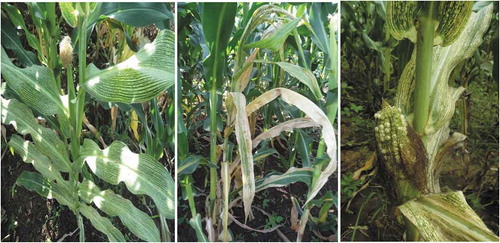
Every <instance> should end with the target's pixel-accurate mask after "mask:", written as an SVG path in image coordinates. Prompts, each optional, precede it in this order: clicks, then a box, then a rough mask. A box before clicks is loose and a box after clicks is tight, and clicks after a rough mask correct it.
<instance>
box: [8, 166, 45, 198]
mask: <svg viewBox="0 0 500 243" xmlns="http://www.w3.org/2000/svg"><path fill="white" fill-rule="evenodd" d="M16 184H17V185H21V186H24V187H26V189H28V190H30V191H34V192H36V193H38V194H39V195H40V196H42V197H46V198H49V199H52V198H54V197H53V195H52V190H51V183H50V182H49V181H48V180H46V179H45V178H43V176H42V175H41V174H39V173H36V172H29V171H23V173H21V175H19V177H17V180H16Z"/></svg>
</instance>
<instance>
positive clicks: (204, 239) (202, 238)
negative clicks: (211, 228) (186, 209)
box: [189, 214, 208, 242]
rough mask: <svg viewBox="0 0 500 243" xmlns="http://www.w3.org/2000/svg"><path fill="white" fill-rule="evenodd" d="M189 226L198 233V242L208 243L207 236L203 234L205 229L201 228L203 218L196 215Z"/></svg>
mask: <svg viewBox="0 0 500 243" xmlns="http://www.w3.org/2000/svg"><path fill="white" fill-rule="evenodd" d="M189 225H191V227H192V228H193V229H194V231H195V232H196V238H197V239H198V242H208V239H207V236H206V235H205V234H204V233H203V227H202V226H201V216H200V214H196V216H195V217H194V218H192V219H190V220H189Z"/></svg>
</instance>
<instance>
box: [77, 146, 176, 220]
mask: <svg viewBox="0 0 500 243" xmlns="http://www.w3.org/2000/svg"><path fill="white" fill-rule="evenodd" d="M80 155H81V157H80V159H81V160H83V161H85V163H86V164H87V165H88V166H89V168H90V169H91V170H92V172H94V174H95V175H97V176H98V177H99V178H101V179H103V180H104V181H106V182H108V183H111V184H113V185H117V184H118V183H120V182H121V181H123V182H124V183H125V185H126V186H127V188H128V190H129V191H130V192H132V193H134V194H138V195H143V194H146V195H148V196H150V197H151V198H152V199H153V201H154V202H155V204H156V206H157V207H158V210H159V211H160V214H161V215H163V216H165V217H167V218H169V219H172V218H173V217H174V198H175V197H174V182H173V180H172V177H171V176H170V174H169V173H168V171H167V170H166V169H165V167H163V166H162V165H161V164H160V163H159V162H158V161H156V160H155V159H154V158H153V157H151V156H149V155H147V154H136V153H133V152H132V151H130V150H129V148H128V147H127V145H126V144H124V143H122V142H120V141H115V142H113V143H112V144H111V145H110V146H109V147H108V148H106V149H104V150H101V149H100V148H99V146H98V145H97V144H96V143H95V142H94V141H92V140H90V139H85V140H84V142H83V146H82V149H81V151H80Z"/></svg>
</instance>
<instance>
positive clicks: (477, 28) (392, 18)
mask: <svg viewBox="0 0 500 243" xmlns="http://www.w3.org/2000/svg"><path fill="white" fill-rule="evenodd" d="M473 4H474V3H473V2H458V1H456V2H388V3H387V19H386V28H387V30H388V32H389V33H390V34H391V35H392V36H393V37H394V38H396V39H398V40H402V39H409V40H410V41H411V42H413V43H414V44H415V48H414V49H413V53H412V55H411V58H410V59H409V61H408V62H407V64H406V66H405V67H404V70H403V72H402V74H401V76H400V78H399V82H398V86H397V92H396V97H395V100H394V106H391V105H390V104H389V103H388V102H385V101H383V104H382V109H381V110H380V111H379V112H377V113H376V114H375V119H376V127H375V136H376V140H377V147H378V151H379V154H380V158H381V161H382V165H383V166H384V167H385V169H386V171H387V172H388V174H389V176H390V177H391V178H392V185H393V186H394V188H395V190H396V194H397V198H398V203H399V204H400V206H399V207H398V209H399V211H400V212H401V214H402V215H403V217H404V222H405V225H406V233H407V239H408V240H416V241H498V236H496V235H495V234H494V233H492V232H491V231H490V230H489V229H488V228H487V227H486V225H485V224H484V223H483V221H482V220H481V218H479V216H478V215H477V214H476V213H475V212H474V211H473V210H472V208H471V207H470V206H469V205H468V204H467V202H466V200H465V197H464V195H463V194H462V192H461V191H456V192H443V191H442V189H441V187H440V184H439V176H440V171H441V168H442V166H443V161H444V158H445V157H446V155H447V154H448V153H449V152H450V151H452V150H453V149H452V148H454V147H457V146H460V144H461V143H462V142H463V141H464V140H465V139H466V136H465V135H463V134H460V133H453V134H452V135H450V128H449V124H450V121H451V118H452V116H453V114H454V113H455V103H456V102H457V100H458V99H459V98H460V96H461V94H462V93H463V92H464V87H452V86H450V84H449V77H450V74H451V72H452V70H453V69H454V68H455V67H456V66H457V65H458V64H459V63H460V62H461V61H463V60H465V59H467V58H470V57H471V56H472V55H473V53H474V51H475V50H476V49H477V48H478V46H479V45H480V44H481V41H482V39H483V35H484V33H485V32H486V30H487V29H488V26H489V23H490V19H491V18H492V10H493V5H492V4H490V5H489V6H487V7H485V8H483V9H481V10H480V11H477V12H473V11H472V7H473Z"/></svg>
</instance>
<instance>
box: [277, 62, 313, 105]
mask: <svg viewBox="0 0 500 243" xmlns="http://www.w3.org/2000/svg"><path fill="white" fill-rule="evenodd" d="M275 64H277V65H278V66H280V67H281V68H282V69H283V70H285V72H287V73H288V74H290V75H291V76H292V77H294V78H296V79H297V80H299V81H300V82H301V83H303V84H305V85H306V86H307V87H308V88H309V89H310V90H311V92H312V93H313V94H314V97H315V98H316V99H317V100H320V99H321V98H323V94H321V90H320V88H319V85H318V80H316V77H315V76H314V74H313V73H312V72H311V70H309V69H305V68H303V67H300V66H297V65H295V64H291V63H288V62H275Z"/></svg>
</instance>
